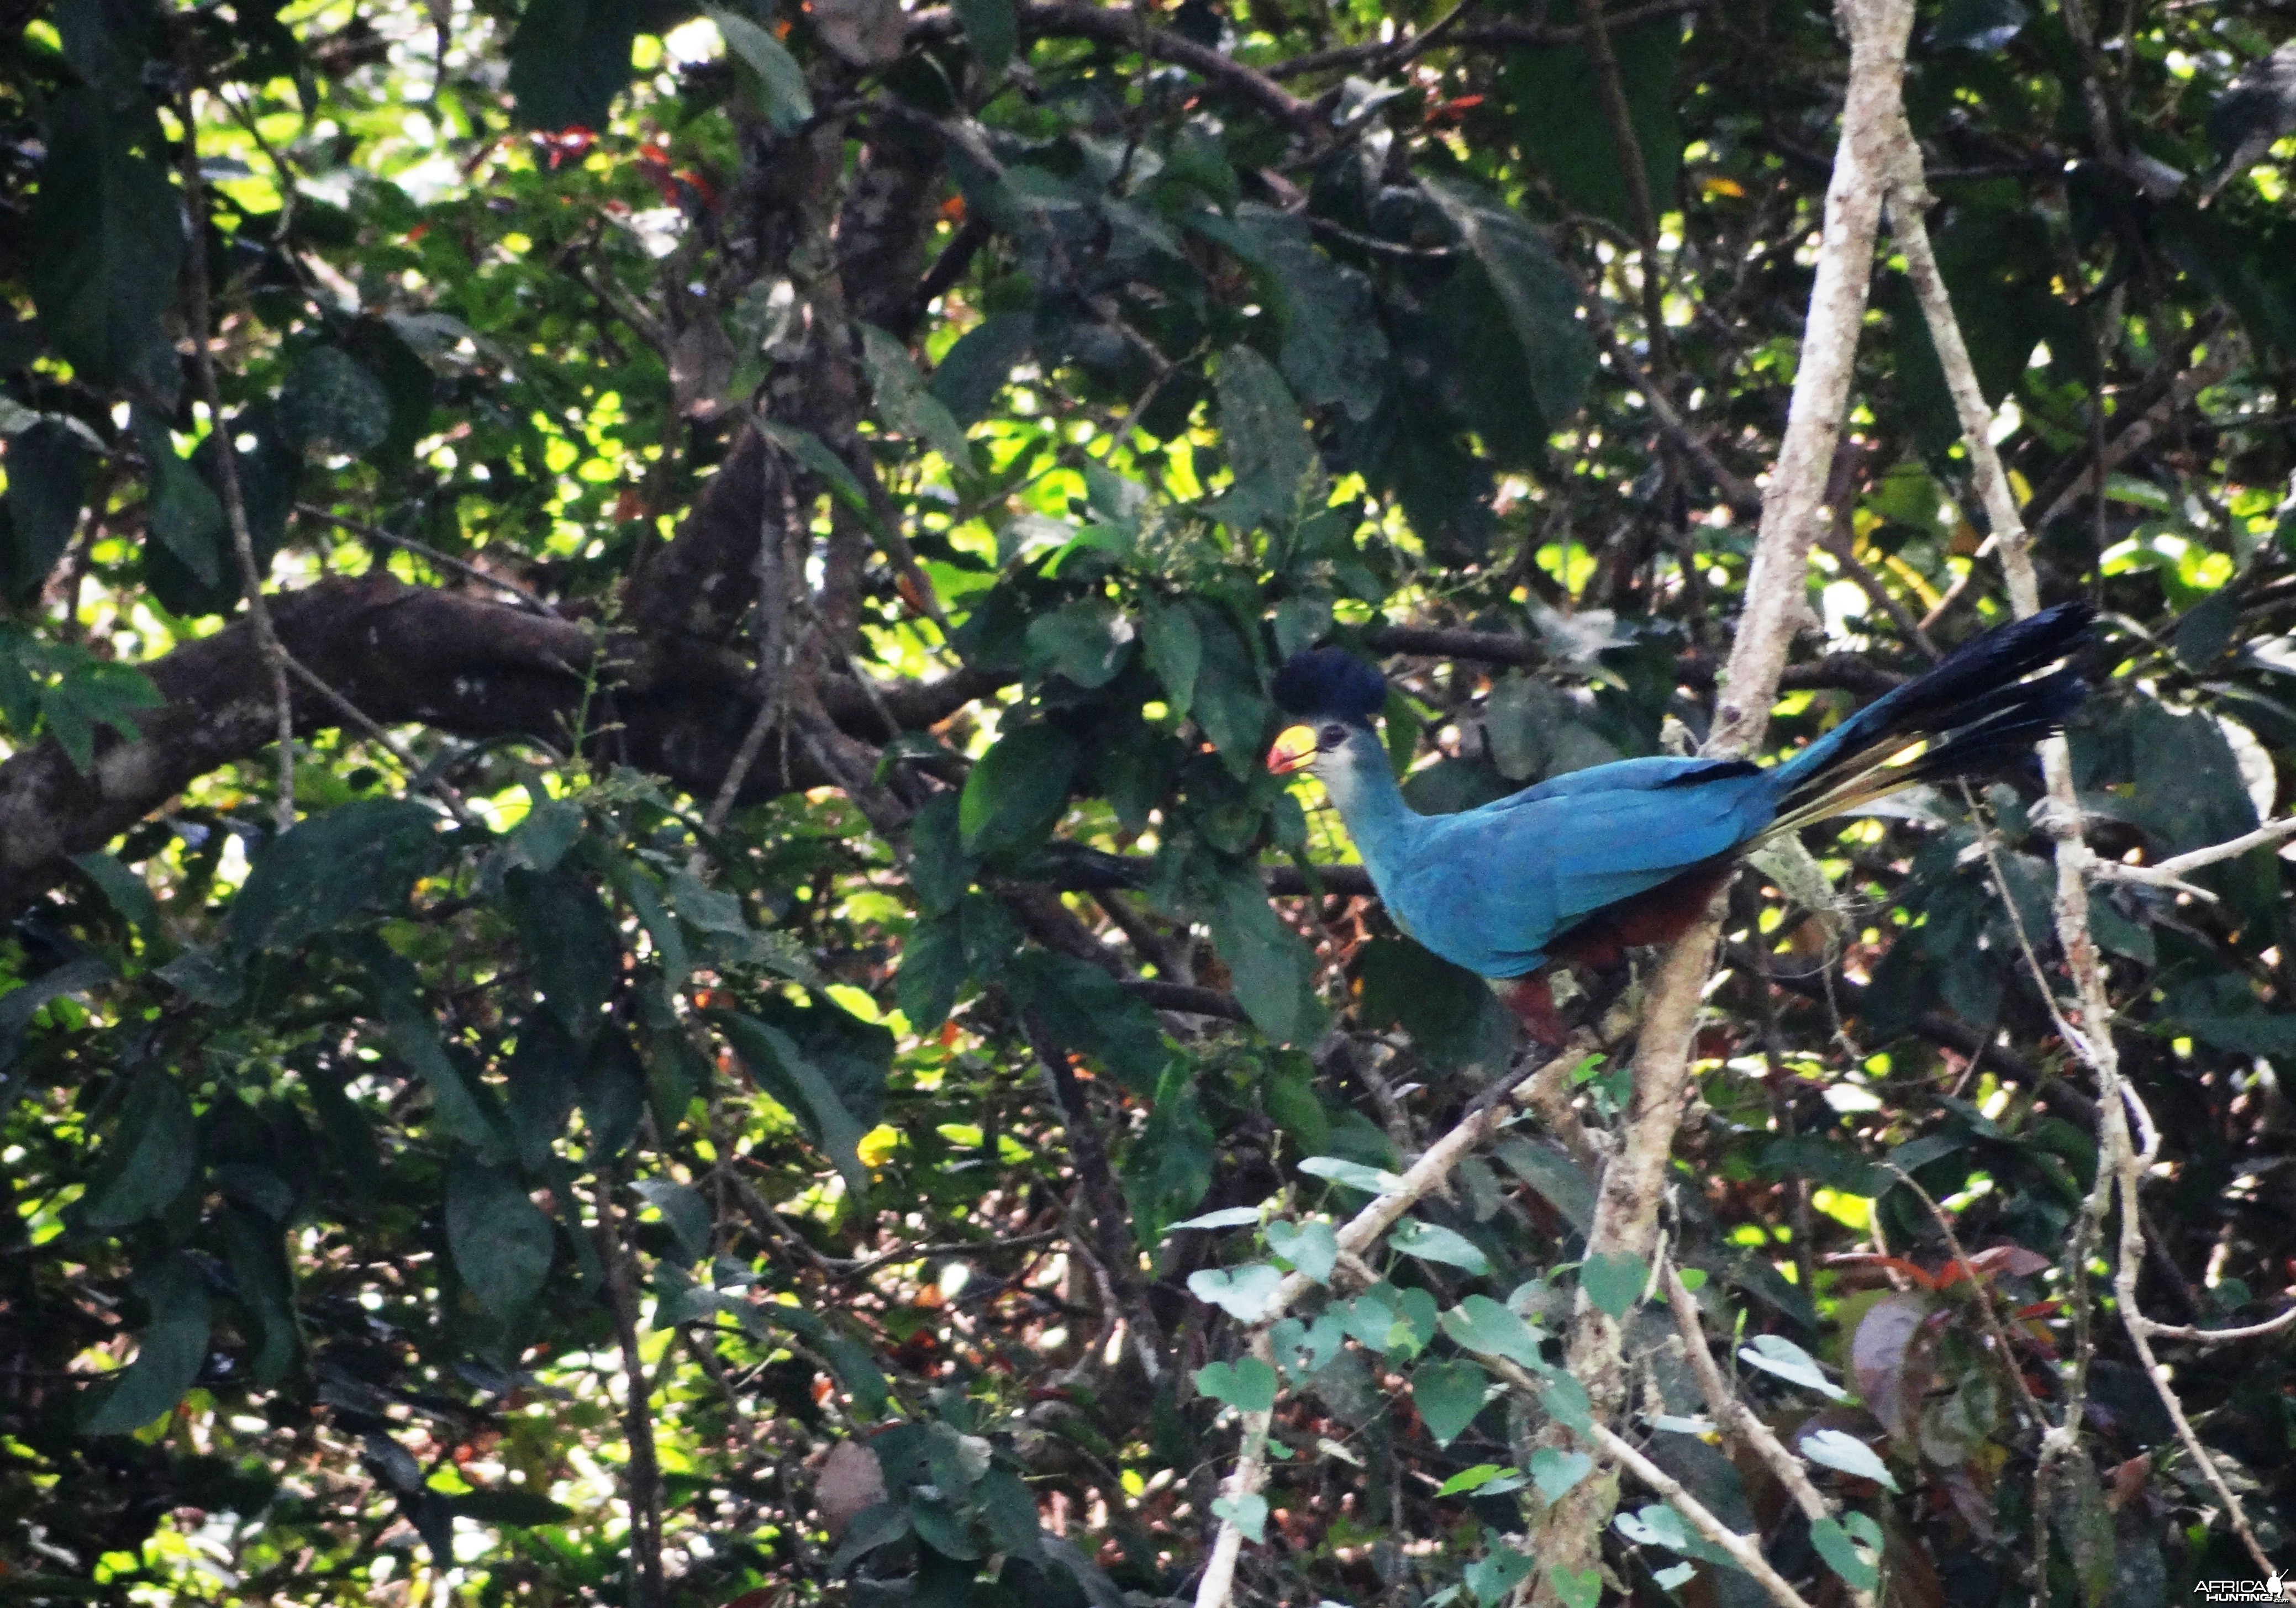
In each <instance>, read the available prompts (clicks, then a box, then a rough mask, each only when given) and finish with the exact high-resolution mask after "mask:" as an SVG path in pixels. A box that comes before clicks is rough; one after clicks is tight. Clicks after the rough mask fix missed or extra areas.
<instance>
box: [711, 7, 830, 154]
mask: <svg viewBox="0 0 2296 1608" xmlns="http://www.w3.org/2000/svg"><path fill="white" fill-rule="evenodd" d="M701 9H702V12H704V13H705V14H706V15H707V16H708V17H709V20H710V21H712V22H714V23H716V24H717V32H718V36H719V37H722V38H723V39H724V40H725V41H726V49H727V50H730V51H732V52H733V53H734V55H736V56H737V57H739V58H740V59H741V61H742V64H743V65H745V66H746V67H748V68H749V70H750V71H751V72H753V73H755V74H756V75H757V82H758V100H759V102H760V103H762V104H763V105H764V107H765V111H766V119H767V121H768V122H770V123H772V124H773V126H774V127H775V129H777V130H779V131H780V132H781V133H783V134H788V133H790V132H791V131H792V130H794V129H796V128H798V127H800V126H801V125H803V124H805V123H808V122H810V121H811V120H812V119H813V95H812V93H811V91H810V90H808V87H807V86H806V81H805V69H804V68H802V67H800V66H799V65H798V61H797V58H796V57H795V56H792V55H791V54H790V53H789V50H788V47H787V46H785V45H783V44H782V42H781V41H780V40H779V39H776V38H775V37H773V35H772V34H771V33H769V32H767V30H766V29H762V28H760V27H758V25H757V24H756V23H755V22H752V21H750V19H749V18H747V17H745V16H742V14H741V13H740V12H734V11H728V10H727V9H726V8H725V7H723V6H717V5H705V6H703V7H702V8H701Z"/></svg>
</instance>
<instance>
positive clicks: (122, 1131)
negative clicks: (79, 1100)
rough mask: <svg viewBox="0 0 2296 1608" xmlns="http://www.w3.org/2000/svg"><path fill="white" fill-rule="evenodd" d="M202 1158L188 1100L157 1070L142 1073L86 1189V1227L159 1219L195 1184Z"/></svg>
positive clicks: (130, 1089)
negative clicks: (161, 1213) (195, 1172)
mask: <svg viewBox="0 0 2296 1608" xmlns="http://www.w3.org/2000/svg"><path fill="white" fill-rule="evenodd" d="M199 1157H200V1136H199V1128H198V1124H197V1122H196V1120H194V1118H193V1115H192V1102H191V1098H190V1096H189V1095H185V1094H184V1091H183V1088H182V1087H181V1086H180V1085H178V1084H177V1083H176V1079H174V1078H172V1077H170V1076H169V1075H168V1073H166V1072H164V1071H160V1069H158V1068H157V1067H147V1068H145V1069H144V1070H143V1071H141V1072H138V1073H137V1074H136V1075H135V1082H134V1083H132V1084H131V1085H129V1086H128V1090H127V1099H126V1100H125V1101H123V1102H121V1103H120V1109H119V1127H118V1128H115V1129H113V1130H112V1137H111V1143H110V1144H106V1145H105V1146H104V1148H103V1152H102V1156H101V1157H100V1158H99V1159H98V1161H97V1177H96V1179H95V1180H94V1182H93V1183H92V1184H91V1185H89V1188H88V1194H87V1203H86V1207H85V1208H84V1211H85V1214H86V1222H87V1225H88V1227H91V1228H118V1227H124V1226H125V1225H127V1224H129V1223H134V1222H139V1221H141V1220H142V1219H143V1218H149V1217H157V1216H158V1215H159V1214H160V1211H161V1210H163V1209H165V1208H166V1206H167V1205H168V1202H171V1201H173V1200H174V1199H175V1198H176V1196H177V1195H179V1194H183V1192H184V1185H187V1184H189V1183H190V1182H191V1181H192V1174H193V1171H194V1170H195V1169H197V1167H198V1165H199Z"/></svg>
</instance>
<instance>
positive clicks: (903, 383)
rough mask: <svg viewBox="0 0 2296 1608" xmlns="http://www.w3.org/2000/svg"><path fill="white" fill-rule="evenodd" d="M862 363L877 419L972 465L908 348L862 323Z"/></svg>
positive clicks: (965, 444)
mask: <svg viewBox="0 0 2296 1608" xmlns="http://www.w3.org/2000/svg"><path fill="white" fill-rule="evenodd" d="M761 31H762V30H761ZM861 365H862V367H863V368H864V369H865V370H866V371H867V373H868V375H869V389H870V390H871V392H872V393H873V395H874V396H875V397H876V399H877V413H878V416H879V417H880V418H881V419H883V420H884V422H885V423H887V424H890V425H891V426H892V427H893V428H894V429H895V430H897V431H899V432H900V433H901V434H903V435H905V436H907V437H909V438H911V439H914V440H921V441H929V442H931V444H932V447H933V449H934V450H935V451H937V452H939V454H940V455H941V456H943V457H944V458H947V460H948V461H949V462H950V463H951V464H955V465H956V466H957V467H958V468H960V469H971V468H972V443H971V442H970V441H968V440H966V439H965V438H964V426H963V425H962V424H959V423H957V422H956V416H955V414H952V413H950V412H949V411H948V407H947V405H946V404H945V403H943V402H942V401H941V399H940V398H939V397H936V396H934V395H933V394H932V392H931V390H928V389H927V388H926V386H925V379H924V376H923V375H922V374H921V373H918V372H917V365H916V364H915V363H914V362H913V361H911V359H910V357H909V353H908V349H907V348H906V347H905V346H903V345H902V344H901V343H900V342H899V341H898V340H895V339H894V338H893V337H892V336H891V335H890V334H888V333H886V332H884V331H883V330H881V329H879V328H878V327H877V326H876V325H875V324H863V325H862V326H861Z"/></svg>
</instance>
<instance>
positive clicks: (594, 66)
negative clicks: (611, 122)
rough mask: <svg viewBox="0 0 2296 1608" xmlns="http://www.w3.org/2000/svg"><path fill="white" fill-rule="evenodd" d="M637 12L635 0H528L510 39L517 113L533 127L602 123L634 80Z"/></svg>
mask: <svg viewBox="0 0 2296 1608" xmlns="http://www.w3.org/2000/svg"><path fill="white" fill-rule="evenodd" d="M639 16H640V8H639V5H638V4H637V0H529V3H528V4H527V7H526V11H525V12H524V14H523V15H521V17H520V18H519V20H518V32H517V33H516V34H515V35H513V36H512V38H511V42H510V79H509V87H510V93H511V94H512V97H513V98H514V99H515V100H516V101H517V103H518V120H519V121H520V122H521V124H523V125H525V126H526V127H529V128H548V129H558V128H573V127H583V128H603V127H605V126H606V120H607V117H608V114H609V112H610V111H611V110H612V107H613V103H614V97H615V96H616V95H618V94H620V93H621V92H622V90H623V89H624V88H625V87H626V86H627V85H628V83H629V81H630V46H631V45H633V44H635V42H636V40H637V32H638V20H639ZM727 43H728V44H729V45H730V44H731V43H732V41H730V40H728V41H727Z"/></svg>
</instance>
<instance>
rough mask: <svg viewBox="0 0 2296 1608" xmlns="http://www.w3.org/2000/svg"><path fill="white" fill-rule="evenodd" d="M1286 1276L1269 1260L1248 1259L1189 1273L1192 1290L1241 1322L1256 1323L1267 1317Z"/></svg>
mask: <svg viewBox="0 0 2296 1608" xmlns="http://www.w3.org/2000/svg"><path fill="white" fill-rule="evenodd" d="M1282 1283H1283V1275H1282V1274H1281V1273H1279V1272H1277V1271H1276V1270H1275V1268H1272V1267H1270V1266H1269V1265H1268V1264H1267V1263H1266V1262H1246V1263H1245V1264H1244V1265H1243V1266H1242V1267H1241V1268H1201V1269H1199V1270H1198V1271H1196V1272H1194V1273H1191V1274H1190V1275H1188V1292H1189V1293H1190V1294H1192V1295H1193V1296H1194V1297H1195V1298H1196V1299H1197V1300H1200V1301H1203V1302H1206V1303H1207V1304H1209V1305H1211V1306H1215V1307H1218V1308H1219V1309H1221V1310H1222V1311H1224V1312H1226V1314H1227V1315H1228V1316H1229V1317H1233V1318H1234V1319H1235V1320H1236V1321H1237V1322H1238V1323H1243V1324H1256V1323H1258V1322H1259V1321H1260V1320H1261V1319H1262V1318H1264V1317H1267V1314H1268V1311H1269V1309H1270V1305H1271V1303H1272V1302H1273V1301H1274V1300H1275V1288H1276V1286H1277V1285H1278V1284H1282Z"/></svg>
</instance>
